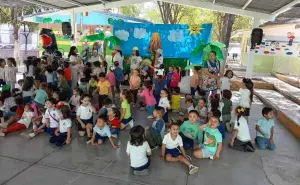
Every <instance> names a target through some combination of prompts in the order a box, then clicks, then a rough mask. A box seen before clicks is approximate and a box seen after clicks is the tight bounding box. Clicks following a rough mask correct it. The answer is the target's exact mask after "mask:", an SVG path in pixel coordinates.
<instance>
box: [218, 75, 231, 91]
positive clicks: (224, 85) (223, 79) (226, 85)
mask: <svg viewBox="0 0 300 185" xmlns="http://www.w3.org/2000/svg"><path fill="white" fill-rule="evenodd" d="M220 80H221V88H220V89H221V91H223V90H225V89H228V90H230V85H231V82H230V79H229V78H228V77H225V76H224V77H221V79H220Z"/></svg>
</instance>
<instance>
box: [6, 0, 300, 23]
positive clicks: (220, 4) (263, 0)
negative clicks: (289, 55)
mask: <svg viewBox="0 0 300 185" xmlns="http://www.w3.org/2000/svg"><path fill="white" fill-rule="evenodd" d="M148 1H149V0H0V5H5V6H20V5H21V6H22V5H40V6H44V7H48V8H54V9H57V10H60V11H62V12H71V11H72V12H73V13H74V12H75V13H77V12H86V11H98V10H101V9H107V8H118V7H120V6H126V5H131V4H138V3H144V2H148ZM163 1H165V2H169V3H175V4H182V5H187V6H193V7H199V8H205V9H210V10H215V11H219V12H225V13H231V14H236V15H243V16H250V17H255V18H259V19H263V20H275V17H276V16H277V15H279V14H281V13H283V12H286V11H288V10H289V9H291V8H293V7H294V6H295V5H296V6H297V4H299V3H300V0H163Z"/></svg>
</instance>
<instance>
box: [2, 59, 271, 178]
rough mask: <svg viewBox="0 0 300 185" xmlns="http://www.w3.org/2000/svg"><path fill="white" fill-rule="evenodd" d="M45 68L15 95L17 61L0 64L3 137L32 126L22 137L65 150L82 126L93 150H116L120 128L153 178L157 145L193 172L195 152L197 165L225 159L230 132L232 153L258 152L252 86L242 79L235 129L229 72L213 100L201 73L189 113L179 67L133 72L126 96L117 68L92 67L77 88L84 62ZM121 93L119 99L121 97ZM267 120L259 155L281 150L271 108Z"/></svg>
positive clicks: (164, 156) (135, 160)
mask: <svg viewBox="0 0 300 185" xmlns="http://www.w3.org/2000/svg"><path fill="white" fill-rule="evenodd" d="M44 62H45V63H44ZM46 64H47V61H43V60H41V59H33V60H32V62H31V63H30V64H29V67H28V70H29V72H28V73H27V76H26V77H25V79H24V80H20V81H19V82H18V84H19V86H20V88H21V89H16V88H14V86H15V83H16V79H15V78H14V79H13V78H12V77H11V76H10V75H12V74H11V72H12V71H14V72H15V73H16V72H17V70H16V68H15V61H14V60H13V59H11V58H10V59H8V60H7V66H6V67H5V60H3V59H0V70H3V68H4V71H5V73H4V74H5V75H4V76H1V75H2V73H0V83H2V93H1V99H0V103H1V124H0V136H6V135H7V134H9V133H12V132H16V131H20V130H21V131H24V130H25V129H27V128H29V127H30V125H31V123H32V129H29V133H27V132H23V133H21V135H22V136H23V137H25V138H26V139H31V138H33V137H36V136H37V135H39V134H41V133H44V132H45V133H47V134H49V135H50V139H49V142H50V143H54V144H56V145H57V146H63V145H65V144H69V143H70V142H71V136H72V127H73V126H74V124H75V125H77V128H78V133H79V136H80V137H84V136H86V138H87V140H86V142H87V144H89V143H91V144H92V145H102V144H103V143H104V142H105V141H106V140H109V141H110V144H111V145H112V147H113V148H118V147H119V146H118V145H117V144H116V142H115V139H116V138H118V136H119V134H120V133H121V130H124V129H126V128H129V129H130V140H129V141H128V144H127V150H126V152H127V154H128V155H129V156H130V161H131V164H130V165H131V167H132V169H133V170H134V174H136V175H145V174H148V173H149V172H148V168H149V166H150V156H151V150H154V149H156V148H157V147H161V156H160V159H161V160H166V161H168V162H177V161H180V162H182V163H183V164H184V165H186V166H187V168H188V172H189V174H194V173H196V172H197V171H198V167H196V166H194V165H193V164H191V157H190V156H189V155H187V153H188V152H189V151H191V153H192V154H193V156H194V157H195V158H197V159H202V158H210V159H218V158H220V155H221V150H222V147H223V139H224V138H225V130H227V131H228V132H233V136H232V139H231V140H230V143H229V147H231V148H233V149H237V150H241V151H245V152H246V151H251V152H253V151H254V150H255V148H254V147H253V145H252V143H251V136H250V133H249V127H248V122H247V120H248V119H247V118H248V116H249V115H250V107H251V104H252V101H253V82H252V81H251V80H250V79H243V84H244V85H243V87H241V89H240V93H241V98H240V103H239V106H238V107H237V108H236V109H235V111H234V112H235V115H236V119H235V120H234V121H233V124H232V121H231V120H232V107H233V106H232V102H231V96H232V93H231V91H230V85H229V86H228V84H229V83H230V78H231V77H230V76H232V71H227V72H226V73H225V75H224V77H222V78H221V79H220V83H219V87H220V90H221V93H220V94H211V95H210V96H209V97H207V96H206V95H207V92H205V91H203V90H201V85H200V84H201V74H200V73H201V69H199V68H197V67H196V68H194V69H193V72H194V73H193V76H192V80H191V94H187V95H185V105H186V106H185V108H182V106H181V103H180V101H181V99H182V98H181V95H180V88H179V82H180V80H181V74H180V68H178V67H170V68H169V72H168V73H166V75H164V72H163V71H161V70H157V69H156V68H155V67H152V68H153V79H152V80H151V77H152V76H151V73H149V71H151V69H152V68H151V66H149V67H148V68H147V69H145V68H143V67H141V68H135V69H132V73H131V74H130V76H129V78H128V81H129V89H126V88H125V89H123V90H122V91H121V90H120V84H121V83H123V81H124V80H125V78H124V74H123V71H122V69H121V68H120V67H119V63H118V62H115V63H114V66H113V67H111V68H110V69H109V71H108V72H107V73H106V72H105V71H102V69H100V70H99V69H98V68H99V65H98V63H97V62H95V63H94V64H93V66H91V64H86V65H85V69H84V74H83V76H81V77H80V78H78V79H77V78H73V79H77V81H80V82H79V84H78V83H77V82H76V83H75V85H74V81H73V80H72V77H73V76H72V70H73V69H75V66H76V65H77V64H74V63H71V64H70V63H67V62H63V63H61V64H59V63H55V62H53V64H51V65H46ZM71 65H72V67H73V68H71V69H70V66H71ZM42 66H44V67H42ZM38 68H40V70H37V69H38ZM7 71H10V72H9V73H8V74H9V75H6V72H7ZM37 71H38V73H37ZM78 71H80V70H78ZM78 71H77V72H78ZM43 72H44V73H43ZM79 73H80V72H78V73H77V74H78V75H79ZM140 74H141V75H140ZM15 75H16V74H15ZM43 75H45V77H46V78H45V79H44V80H43V77H42V76H43ZM1 78H2V79H1ZM149 78H150V80H149ZM199 85H200V88H199ZM118 93H119V96H115V95H117V94H118ZM95 95H97V96H95ZM138 97H143V99H144V101H143V103H142V104H141V105H144V106H141V107H140V108H143V107H145V109H146V111H147V115H148V116H147V118H148V119H153V124H152V125H151V126H149V127H145V128H144V127H142V126H141V125H140V124H139V123H138V122H134V119H133V117H132V114H131V112H132V111H131V110H132V107H136V105H137V102H138V99H139V98H138ZM116 98H120V102H121V105H120V109H118V108H116V106H115V105H114V104H113V101H114V100H115V99H116ZM95 101H96V103H95ZM131 105H132V106H131ZM171 111H172V112H177V113H178V114H179V117H178V118H176V119H174V118H172V119H169V118H171V116H169V112H171ZM262 114H263V118H262V119H261V120H259V121H258V122H257V125H256V130H257V136H256V138H255V142H256V143H257V145H258V147H259V148H260V149H265V148H266V147H268V148H269V149H271V150H274V149H275V144H274V140H273V135H274V122H273V111H272V109H270V108H267V107H266V108H264V109H263V111H262ZM134 125H135V126H134Z"/></svg>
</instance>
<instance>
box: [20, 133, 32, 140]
mask: <svg viewBox="0 0 300 185" xmlns="http://www.w3.org/2000/svg"><path fill="white" fill-rule="evenodd" d="M20 135H21V136H22V137H23V138H24V139H31V137H30V136H29V134H26V133H21V134H20Z"/></svg>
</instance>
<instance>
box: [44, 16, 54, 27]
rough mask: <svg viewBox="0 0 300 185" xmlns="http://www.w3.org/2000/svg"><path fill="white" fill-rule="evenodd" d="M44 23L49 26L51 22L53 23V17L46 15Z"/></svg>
mask: <svg viewBox="0 0 300 185" xmlns="http://www.w3.org/2000/svg"><path fill="white" fill-rule="evenodd" d="M43 23H44V24H46V25H47V28H48V25H49V23H52V19H51V17H46V18H44V19H43Z"/></svg>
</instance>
